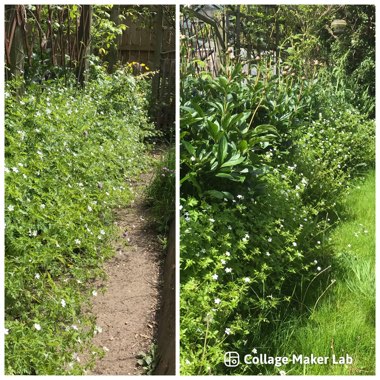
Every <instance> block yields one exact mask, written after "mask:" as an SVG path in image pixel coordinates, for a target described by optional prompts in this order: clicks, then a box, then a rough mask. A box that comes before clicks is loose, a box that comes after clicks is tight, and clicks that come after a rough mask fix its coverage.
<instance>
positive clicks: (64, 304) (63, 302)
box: [61, 299, 66, 307]
mask: <svg viewBox="0 0 380 380" xmlns="http://www.w3.org/2000/svg"><path fill="white" fill-rule="evenodd" d="M61 305H62V307H66V301H65V300H64V299H61Z"/></svg>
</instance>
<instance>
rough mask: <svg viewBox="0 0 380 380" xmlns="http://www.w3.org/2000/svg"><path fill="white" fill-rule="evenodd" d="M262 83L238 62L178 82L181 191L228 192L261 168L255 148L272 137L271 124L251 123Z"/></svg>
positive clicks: (274, 132) (263, 146)
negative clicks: (221, 70) (221, 71)
mask: <svg viewBox="0 0 380 380" xmlns="http://www.w3.org/2000/svg"><path fill="white" fill-rule="evenodd" d="M263 88H264V85H263V83H262V82H259V81H257V80H253V78H251V77H249V76H246V75H244V74H242V66H241V65H240V64H237V65H236V66H234V67H230V68H227V69H226V72H225V74H222V75H220V76H218V77H217V78H215V79H214V78H212V77H211V75H210V74H207V73H202V74H201V76H200V78H199V79H198V80H197V79H195V80H194V78H193V77H192V76H189V77H188V78H187V79H185V80H184V81H183V83H182V100H183V101H182V107H181V110H182V115H181V172H182V178H181V184H182V185H183V186H182V192H183V193H191V194H197V195H198V196H201V195H209V196H212V197H216V198H220V199H222V198H223V197H230V198H231V197H232V194H231V192H233V191H234V190H233V189H234V188H235V191H236V188H239V186H236V183H238V184H239V183H243V182H244V181H245V180H246V178H248V177H249V178H252V177H257V176H260V175H262V174H263V173H264V172H265V171H266V167H265V165H263V159H262V157H261V155H260V153H258V151H262V150H263V149H266V148H268V147H269V146H270V145H271V143H272V142H273V141H275V140H276V138H277V137H278V136H277V130H276V127H275V126H273V125H270V124H256V123H255V120H254V117H255V114H256V111H257V108H258V107H260V106H261V102H262V91H263Z"/></svg>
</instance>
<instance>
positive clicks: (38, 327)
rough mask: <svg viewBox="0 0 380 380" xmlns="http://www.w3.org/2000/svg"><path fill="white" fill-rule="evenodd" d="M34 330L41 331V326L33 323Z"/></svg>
mask: <svg viewBox="0 0 380 380" xmlns="http://www.w3.org/2000/svg"><path fill="white" fill-rule="evenodd" d="M34 328H35V329H36V330H37V331H40V330H41V325H40V324H38V323H35V324H34Z"/></svg>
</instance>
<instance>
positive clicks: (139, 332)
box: [89, 175, 162, 375]
mask: <svg viewBox="0 0 380 380" xmlns="http://www.w3.org/2000/svg"><path fill="white" fill-rule="evenodd" d="M149 181H150V177H149V175H148V176H147V175H143V176H142V178H141V183H139V184H137V187H136V186H135V188H136V191H137V193H138V194H137V197H136V199H135V201H134V202H133V203H132V204H131V206H130V207H128V208H125V209H122V210H118V211H117V215H116V224H117V227H118V229H119V233H118V238H117V239H116V240H115V242H114V248H115V251H116V253H115V256H114V257H113V258H112V259H111V260H110V261H108V262H107V263H106V264H105V272H106V274H107V280H106V282H105V283H104V282H103V283H99V284H97V285H98V286H105V288H106V291H105V293H104V294H101V293H100V292H99V294H98V295H97V296H96V297H94V302H93V310H92V313H93V314H94V315H95V316H96V319H97V321H96V324H97V326H99V327H100V328H101V330H102V331H101V332H100V333H98V334H97V335H96V336H95V337H94V344H95V345H97V346H100V347H103V350H104V351H105V356H104V357H103V358H102V359H100V360H99V361H98V362H97V363H96V366H95V368H94V370H93V371H92V372H91V373H89V374H92V375H140V374H143V369H142V368H141V367H140V366H138V365H137V355H138V354H139V353H140V352H148V351H149V350H150V348H151V346H152V343H153V342H154V340H155V335H156V332H157V331H156V330H157V314H158V308H159V298H160V267H161V260H162V248H161V245H160V243H159V242H158V239H157V234H156V232H155V230H154V229H153V228H152V226H150V225H149V210H148V209H147V208H146V207H145V206H144V199H143V195H142V189H143V188H144V186H145V185H146V184H147V183H148V182H149Z"/></svg>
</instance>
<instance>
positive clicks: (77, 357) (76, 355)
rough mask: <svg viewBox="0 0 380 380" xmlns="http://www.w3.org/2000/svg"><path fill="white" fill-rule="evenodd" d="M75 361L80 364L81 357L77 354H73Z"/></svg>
mask: <svg viewBox="0 0 380 380" xmlns="http://www.w3.org/2000/svg"><path fill="white" fill-rule="evenodd" d="M73 359H74V360H76V361H77V362H80V359H79V356H78V354H77V353H76V352H73Z"/></svg>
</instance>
